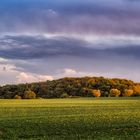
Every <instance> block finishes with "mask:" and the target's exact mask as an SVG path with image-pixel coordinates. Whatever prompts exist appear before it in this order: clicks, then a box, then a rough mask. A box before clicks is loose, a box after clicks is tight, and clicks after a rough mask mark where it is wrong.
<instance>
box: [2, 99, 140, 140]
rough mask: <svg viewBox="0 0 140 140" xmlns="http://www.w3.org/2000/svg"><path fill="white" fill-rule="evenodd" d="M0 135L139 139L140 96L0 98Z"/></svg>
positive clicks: (41, 137) (46, 139)
mask: <svg viewBox="0 0 140 140" xmlns="http://www.w3.org/2000/svg"><path fill="white" fill-rule="evenodd" d="M0 138H1V139H11V140H12V139H15V140H17V139H19V140H20V139H37V140H40V139H41V140H42V139H44V140H55V139H58V140H61V139H62V140H63V139H66V140H71V139H72V140H73V139H74V140H78V139H82V140H86V139H87V140H93V139H110V140H112V139H113V140H114V139H115V140H118V139H140V98H130V97H129V98H97V99H95V98H80V99H77V98H76V99H50V100H47V99H36V100H0Z"/></svg>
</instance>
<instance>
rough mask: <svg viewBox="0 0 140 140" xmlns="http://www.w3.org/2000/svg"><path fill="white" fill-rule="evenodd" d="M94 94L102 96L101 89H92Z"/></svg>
mask: <svg viewBox="0 0 140 140" xmlns="http://www.w3.org/2000/svg"><path fill="white" fill-rule="evenodd" d="M92 95H93V96H94V97H100V96H101V91H100V90H93V91H92Z"/></svg>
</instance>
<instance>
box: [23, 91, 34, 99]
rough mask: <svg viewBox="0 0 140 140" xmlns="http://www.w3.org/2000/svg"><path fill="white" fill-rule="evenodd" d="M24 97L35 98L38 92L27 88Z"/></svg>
mask: <svg viewBox="0 0 140 140" xmlns="http://www.w3.org/2000/svg"><path fill="white" fill-rule="evenodd" d="M23 98H24V99H35V98H36V94H35V92H33V91H31V90H27V91H25V93H24V96H23Z"/></svg>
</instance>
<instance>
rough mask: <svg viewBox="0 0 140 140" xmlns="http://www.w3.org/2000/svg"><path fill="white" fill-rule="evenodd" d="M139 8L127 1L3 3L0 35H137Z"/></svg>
mask: <svg viewBox="0 0 140 140" xmlns="http://www.w3.org/2000/svg"><path fill="white" fill-rule="evenodd" d="M139 7H140V3H139V2H138V1H134V2H132V1H130V0H129V1H128V0H118V1H114V0H98V1H92V0H86V1H85V0H72V1H66V0H57V1H55V2H52V0H46V1H45V0H41V1H40V0H34V1H33V0H30V1H27V0H23V1H19V0H11V1H9V0H6V1H5V0H3V1H2V2H1V5H0V19H1V20H0V32H1V33H2V32H30V33H43V32H47V33H65V32H70V33H73V32H74V33H75V32H76V33H85V34H86V33H97V34H98V33H99V34H105V33H109V34H140V27H139V24H140V14H139V13H140V9H139Z"/></svg>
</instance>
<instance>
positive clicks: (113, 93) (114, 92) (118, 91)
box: [110, 89, 121, 97]
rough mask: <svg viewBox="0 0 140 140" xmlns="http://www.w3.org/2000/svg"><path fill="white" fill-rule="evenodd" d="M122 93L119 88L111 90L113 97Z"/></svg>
mask: <svg viewBox="0 0 140 140" xmlns="http://www.w3.org/2000/svg"><path fill="white" fill-rule="evenodd" d="M120 94H121V92H120V90H118V89H111V90H110V96H111V97H118V96H119V95H120Z"/></svg>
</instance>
